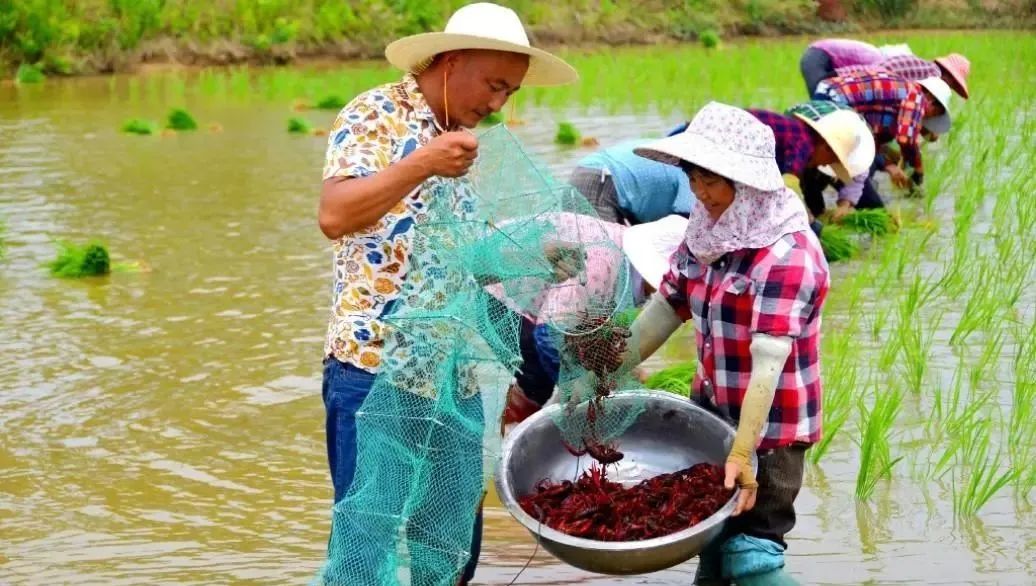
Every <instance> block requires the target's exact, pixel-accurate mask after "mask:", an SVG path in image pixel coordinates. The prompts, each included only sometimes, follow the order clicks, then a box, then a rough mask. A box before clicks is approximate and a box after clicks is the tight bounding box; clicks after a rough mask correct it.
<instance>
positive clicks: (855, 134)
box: [787, 100, 875, 184]
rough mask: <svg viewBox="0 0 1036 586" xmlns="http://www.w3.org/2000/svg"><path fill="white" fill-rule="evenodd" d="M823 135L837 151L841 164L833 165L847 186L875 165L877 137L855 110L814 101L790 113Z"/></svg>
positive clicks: (832, 167) (833, 103) (831, 103)
mask: <svg viewBox="0 0 1036 586" xmlns="http://www.w3.org/2000/svg"><path fill="white" fill-rule="evenodd" d="M787 114H790V115H792V116H794V117H796V118H798V119H799V120H802V121H803V122H804V123H806V124H807V125H808V126H809V127H810V128H812V129H813V130H814V131H816V133H817V134H819V135H820V138H822V139H823V140H824V142H826V143H827V144H828V146H830V147H831V150H832V151H834V153H835V157H837V158H838V162H837V163H834V164H832V165H830V168H831V171H832V172H833V173H834V175H835V176H836V177H838V179H841V180H842V182H844V183H846V184H848V183H851V182H852V178H853V177H855V176H857V175H860V174H861V173H863V172H865V171H867V169H869V168H870V166H871V163H873V162H874V150H875V149H874V136H873V135H872V134H871V131H870V128H869V127H868V126H867V123H866V122H865V121H864V120H863V118H861V117H860V115H859V114H857V113H856V112H855V111H854V110H853V109H852V108H849V107H848V106H843V105H842V104H838V103H837V102H831V101H827V100H814V101H812V102H806V103H803V104H799V105H797V106H792V107H791V108H789V109H788V111H787Z"/></svg>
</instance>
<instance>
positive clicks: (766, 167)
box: [633, 102, 784, 191]
mask: <svg viewBox="0 0 1036 586" xmlns="http://www.w3.org/2000/svg"><path fill="white" fill-rule="evenodd" d="M774 149H775V145H774V137H773V130H771V129H770V127H769V126H767V125H765V124H763V123H762V122H760V121H759V120H758V119H757V118H756V117H755V116H752V115H751V114H749V113H748V112H746V111H745V110H742V109H741V108H735V107H734V106H728V105H727V104H721V103H719V102H709V103H708V104H706V105H705V107H704V108H702V109H701V110H699V111H698V113H697V114H695V115H694V118H693V119H692V120H691V122H690V124H688V125H687V129H686V130H684V131H683V132H681V133H680V134H676V135H673V136H670V137H668V138H663V139H661V140H657V141H655V142H652V143H649V144H647V145H645V146H643V147H640V148H637V149H634V150H633V152H634V153H636V154H638V155H640V156H642V157H645V158H648V159H653V160H655V161H659V162H662V163H667V164H670V165H679V164H680V161H681V160H683V161H687V162H689V163H692V164H694V165H697V166H699V167H702V168H703V169H708V170H709V171H712V172H713V173H716V174H717V175H720V176H722V177H726V178H727V179H729V180H731V181H734V182H735V183H743V184H745V185H748V186H749V187H754V188H756V189H761V190H763V191H774V190H777V189H782V188H783V187H784V179H783V178H782V177H781V171H780V169H779V168H778V167H777V160H776V159H775V158H774V156H775V153H774Z"/></svg>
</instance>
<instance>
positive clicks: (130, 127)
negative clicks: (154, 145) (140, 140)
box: [122, 118, 158, 135]
mask: <svg viewBox="0 0 1036 586" xmlns="http://www.w3.org/2000/svg"><path fill="white" fill-rule="evenodd" d="M122 131H123V132H126V133H129V134H141V135H147V134H154V133H155V132H158V124H156V123H155V122H153V121H151V120H146V119H144V118H130V119H129V120H127V121H125V122H123V123H122Z"/></svg>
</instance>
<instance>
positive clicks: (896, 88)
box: [814, 73, 950, 188]
mask: <svg viewBox="0 0 1036 586" xmlns="http://www.w3.org/2000/svg"><path fill="white" fill-rule="evenodd" d="M933 90H934V91H935V92H936V93H937V94H940V97H938V98H937V97H936V95H933ZM948 93H949V86H948V85H947V84H946V83H945V82H943V81H942V80H940V79H939V78H927V79H924V80H922V81H920V82H913V81H909V80H906V79H903V78H902V77H899V76H895V75H892V74H889V73H872V74H864V75H859V76H845V77H832V78H830V79H825V80H824V81H822V82H820V84H819V85H818V86H817V91H816V94H815V95H814V99H817V100H831V101H834V102H837V103H839V104H843V105H846V106H849V107H850V108H852V109H853V110H856V112H857V113H859V114H860V115H861V116H863V119H864V120H866V121H867V124H868V125H869V126H870V128H871V132H872V133H873V134H874V142H875V143H876V144H884V143H886V142H891V141H895V142H896V143H897V144H899V148H900V151H901V152H902V154H903V160H904V161H905V162H906V163H907V164H909V165H910V166H911V167H913V176H912V177H909V178H908V177H907V176H906V174H905V173H904V172H903V170H902V169H900V168H899V167H898V166H896V165H892V164H888V165H885V167H884V168H885V170H886V171H887V172H888V173H889V176H890V177H891V178H892V182H893V183H894V184H895V185H896V186H898V187H901V188H906V187H909V185H910V183H911V180H912V181H913V183H914V184H915V185H917V186H920V185H921V183H922V181H923V179H924V164H923V161H922V159H921V145H920V138H921V133H922V130H923V129H927V130H928V131H930V132H931V133H933V134H935V135H936V136H938V135H940V134H944V133H945V132H948V131H949V128H950V117H949V114H948V112H947V105H948V102H949V95H948ZM942 94H945V95H942ZM879 163H880V161H879ZM875 170H876V169H872V174H873V171H875Z"/></svg>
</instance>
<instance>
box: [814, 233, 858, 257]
mask: <svg viewBox="0 0 1036 586" xmlns="http://www.w3.org/2000/svg"><path fill="white" fill-rule="evenodd" d="M820 246H821V247H823V249H824V256H825V257H827V260H828V262H839V261H843V260H848V259H850V258H852V257H854V256H856V254H857V253H858V252H859V251H860V247H859V245H858V244H857V243H856V241H855V240H854V239H853V237H852V235H851V234H849V233H848V232H847V231H846V230H845V229H843V228H840V227H838V226H832V225H827V226H824V229H823V230H821V231H820Z"/></svg>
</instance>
